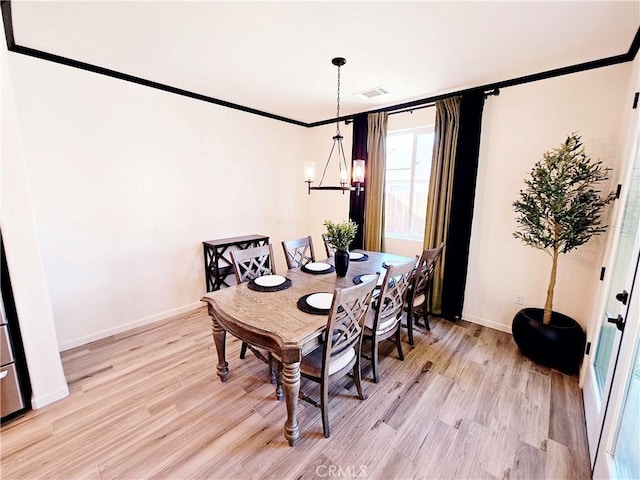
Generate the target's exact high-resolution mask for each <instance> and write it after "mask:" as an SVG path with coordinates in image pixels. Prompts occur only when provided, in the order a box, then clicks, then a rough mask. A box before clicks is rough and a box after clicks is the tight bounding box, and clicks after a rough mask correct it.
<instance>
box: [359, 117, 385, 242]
mask: <svg viewBox="0 0 640 480" xmlns="http://www.w3.org/2000/svg"><path fill="white" fill-rule="evenodd" d="M387 117H388V114H387V113H386V112H381V113H370V114H369V115H368V117H367V121H368V123H369V131H368V136H367V138H368V140H367V151H368V159H367V171H366V173H365V175H366V186H367V193H366V197H365V207H364V249H365V250H371V251H375V252H382V251H384V181H385V174H386V168H387Z"/></svg>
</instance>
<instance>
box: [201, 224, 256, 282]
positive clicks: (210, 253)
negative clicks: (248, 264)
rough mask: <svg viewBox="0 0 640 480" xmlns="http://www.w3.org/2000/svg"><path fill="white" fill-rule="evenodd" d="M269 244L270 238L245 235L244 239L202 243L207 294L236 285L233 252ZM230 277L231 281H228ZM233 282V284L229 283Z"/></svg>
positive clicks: (234, 238) (237, 238) (224, 239)
mask: <svg viewBox="0 0 640 480" xmlns="http://www.w3.org/2000/svg"><path fill="white" fill-rule="evenodd" d="M268 244H269V237H266V236H264V235H258V234H253V235H245V236H243V237H231V238H220V239H218V240H207V241H206V242H202V246H203V250H204V276H205V281H206V286H207V292H213V291H214V290H220V288H221V287H229V286H231V285H235V276H234V273H233V265H232V264H231V256H230V255H229V254H230V252H231V251H232V250H245V249H247V248H251V247H260V246H262V245H268ZM228 277H231V279H229V280H228ZM229 281H231V282H232V283H229Z"/></svg>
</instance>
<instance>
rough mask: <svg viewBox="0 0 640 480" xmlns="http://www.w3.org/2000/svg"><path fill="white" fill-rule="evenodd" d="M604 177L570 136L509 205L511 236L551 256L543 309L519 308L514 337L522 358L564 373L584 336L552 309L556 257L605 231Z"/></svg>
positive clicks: (576, 359) (571, 368)
mask: <svg viewBox="0 0 640 480" xmlns="http://www.w3.org/2000/svg"><path fill="white" fill-rule="evenodd" d="M608 173H609V169H608V168H603V166H602V162H601V161H599V160H598V161H593V160H591V158H589V157H588V156H587V154H586V153H585V150H584V146H583V144H582V141H581V137H580V135H578V134H576V133H572V134H571V135H569V136H568V137H567V139H566V140H565V141H564V143H563V144H562V145H560V147H559V148H555V149H553V150H551V151H548V152H546V153H545V154H544V155H543V156H542V159H541V160H540V161H538V162H537V163H536V164H535V165H534V166H533V169H532V170H531V173H530V178H527V179H525V185H526V188H525V189H524V190H520V195H519V198H518V200H516V201H515V202H513V207H514V209H515V212H516V214H517V216H516V222H517V223H518V228H517V231H516V232H515V233H514V234H513V235H514V237H515V238H518V239H520V240H522V241H523V242H524V243H525V244H527V245H530V246H532V247H534V248H537V249H540V250H543V251H544V252H546V253H547V254H549V256H550V257H551V274H550V278H549V285H548V287H547V299H546V302H545V305H544V309H541V308H525V309H523V310H520V311H519V312H518V313H517V314H516V316H515V317H514V319H513V323H512V330H513V338H514V340H515V342H516V344H517V345H518V348H520V350H521V351H522V353H523V354H524V355H525V356H527V357H529V358H530V359H532V360H534V361H536V362H538V363H541V364H543V365H546V366H550V367H554V368H557V369H559V370H561V371H563V372H565V373H575V372H577V370H578V368H579V366H580V362H581V360H582V356H583V352H584V347H585V342H586V336H585V334H584V331H583V330H582V327H581V326H580V324H579V323H578V322H576V321H575V320H574V319H572V318H571V317H568V316H566V315H563V314H561V313H558V312H554V311H553V293H554V289H555V284H556V274H557V271H558V256H559V255H560V254H561V253H563V254H564V253H568V252H570V251H571V250H573V249H575V248H577V247H579V246H580V245H583V244H585V243H586V242H587V241H589V239H590V238H591V237H592V236H593V235H598V234H600V233H602V232H604V231H605V228H606V226H602V225H601V223H600V214H601V212H602V209H603V208H604V206H605V205H607V204H608V203H609V202H611V201H612V200H613V199H614V198H615V194H614V193H609V194H608V195H604V196H603V195H601V192H600V190H598V186H599V184H600V183H601V182H604V181H605V180H607V179H608V178H609V177H608Z"/></svg>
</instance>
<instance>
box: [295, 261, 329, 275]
mask: <svg viewBox="0 0 640 480" xmlns="http://www.w3.org/2000/svg"><path fill="white" fill-rule="evenodd" d="M321 263H324V262H321ZM327 265H329V267H331V268H327V269H326V270H309V269H308V268H307V266H306V265H303V266H302V267H301V268H300V270H302V271H303V272H305V273H312V274H313V275H324V274H325V273H331V272H335V271H336V269H335V267H334V266H333V265H331V264H329V263H327Z"/></svg>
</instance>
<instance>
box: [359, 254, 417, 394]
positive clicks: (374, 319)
mask: <svg viewBox="0 0 640 480" xmlns="http://www.w3.org/2000/svg"><path fill="white" fill-rule="evenodd" d="M417 260H418V256H417V255H416V257H415V258H412V259H411V260H409V261H408V262H402V263H389V264H387V265H386V266H385V268H386V269H387V272H386V274H385V277H384V280H383V282H382V286H381V287H380V293H379V294H378V296H377V297H376V298H375V299H374V301H373V303H372V305H371V308H370V309H369V312H368V313H367V318H366V323H365V329H364V339H365V340H370V341H371V358H370V360H371V368H372V370H373V380H374V382H376V383H378V380H379V378H380V376H379V372H378V370H379V368H378V350H379V348H378V345H379V344H380V342H382V341H383V340H386V339H389V338H391V337H395V343H396V348H397V349H398V357H399V358H400V360H404V354H403V353H402V343H401V341H400V334H401V325H402V312H403V307H404V302H405V298H406V294H407V289H408V287H409V282H410V280H411V277H412V274H413V270H414V268H415V266H416V261H417Z"/></svg>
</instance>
